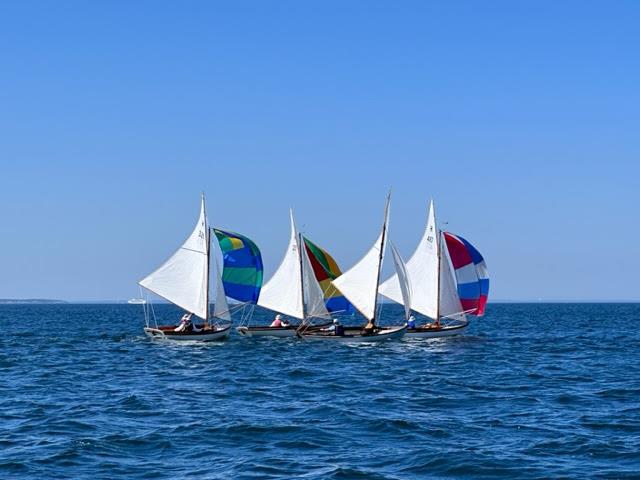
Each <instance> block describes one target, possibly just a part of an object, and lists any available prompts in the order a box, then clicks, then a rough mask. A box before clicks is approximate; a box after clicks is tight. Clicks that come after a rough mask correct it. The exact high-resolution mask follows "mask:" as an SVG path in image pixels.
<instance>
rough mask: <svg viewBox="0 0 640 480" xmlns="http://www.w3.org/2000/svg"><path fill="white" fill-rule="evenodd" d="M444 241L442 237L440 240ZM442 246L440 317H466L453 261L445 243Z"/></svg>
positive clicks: (441, 243)
mask: <svg viewBox="0 0 640 480" xmlns="http://www.w3.org/2000/svg"><path fill="white" fill-rule="evenodd" d="M440 240H442V237H441V238H440ZM440 245H441V246H442V251H441V254H440V255H441V258H440V289H439V290H440V317H456V316H462V317H464V313H463V312H464V311H465V309H464V307H463V305H462V303H461V302H460V297H459V296H458V290H457V289H456V279H455V277H454V274H453V269H452V267H451V261H450V260H451V259H450V257H449V251H448V249H447V248H446V244H445V242H443V241H441V242H440Z"/></svg>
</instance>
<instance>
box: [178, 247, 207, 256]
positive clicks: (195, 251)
mask: <svg viewBox="0 0 640 480" xmlns="http://www.w3.org/2000/svg"><path fill="white" fill-rule="evenodd" d="M180 250H187V251H188V252H194V253H199V254H200V255H205V256H206V255H207V254H206V253H205V252H200V251H198V250H194V249H193V248H187V247H180Z"/></svg>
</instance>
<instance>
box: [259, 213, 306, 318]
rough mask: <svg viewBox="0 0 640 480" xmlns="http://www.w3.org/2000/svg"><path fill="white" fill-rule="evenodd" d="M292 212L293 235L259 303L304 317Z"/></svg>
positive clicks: (263, 289) (291, 314)
mask: <svg viewBox="0 0 640 480" xmlns="http://www.w3.org/2000/svg"><path fill="white" fill-rule="evenodd" d="M290 214H291V237H290V239H289V245H288V246H287V250H286V252H285V254H284V258H283V259H282V262H281V263H280V266H279V267H278V270H276V272H275V273H274V274H273V276H272V277H271V278H270V279H269V281H268V282H267V283H266V284H265V285H264V287H262V291H261V293H260V298H258V305H260V306H261V307H265V308H268V309H270V310H274V311H276V312H280V313H284V314H285V315H289V316H291V317H294V318H298V319H301V320H302V319H303V318H304V305H303V301H302V291H301V286H302V276H301V271H300V256H299V253H298V238H297V235H298V233H297V231H296V225H295V222H294V220H293V212H290Z"/></svg>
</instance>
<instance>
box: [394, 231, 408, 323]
mask: <svg viewBox="0 0 640 480" xmlns="http://www.w3.org/2000/svg"><path fill="white" fill-rule="evenodd" d="M391 253H393V263H394V265H395V267H396V275H397V276H398V284H399V285H400V291H401V292H402V304H403V305H404V318H405V319H406V320H408V319H409V317H410V316H411V284H410V283H409V276H408V275H407V266H406V265H405V263H404V260H403V259H402V257H401V256H400V253H398V250H397V249H396V246H395V245H394V244H393V243H391Z"/></svg>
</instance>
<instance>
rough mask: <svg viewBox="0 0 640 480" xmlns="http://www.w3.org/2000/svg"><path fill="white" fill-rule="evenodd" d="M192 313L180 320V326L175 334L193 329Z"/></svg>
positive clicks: (186, 314)
mask: <svg viewBox="0 0 640 480" xmlns="http://www.w3.org/2000/svg"><path fill="white" fill-rule="evenodd" d="M191 315H192V314H191V313H185V314H184V315H183V316H182V318H181V319H180V325H178V326H177V327H176V328H175V329H174V332H188V331H190V330H191V329H192V328H193V325H192V323H191Z"/></svg>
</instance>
